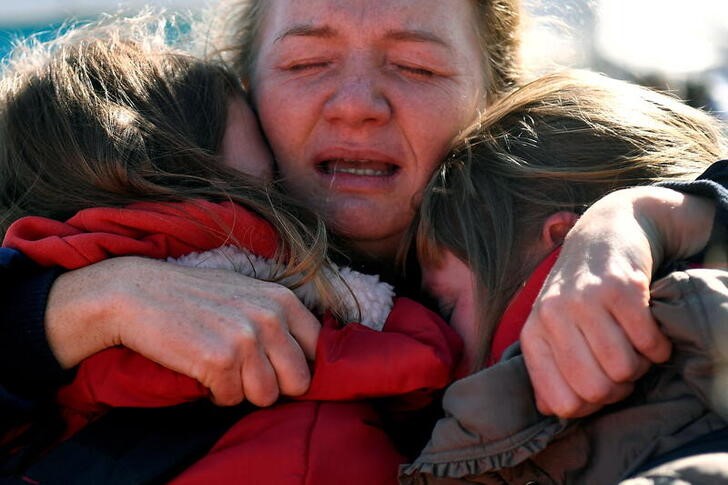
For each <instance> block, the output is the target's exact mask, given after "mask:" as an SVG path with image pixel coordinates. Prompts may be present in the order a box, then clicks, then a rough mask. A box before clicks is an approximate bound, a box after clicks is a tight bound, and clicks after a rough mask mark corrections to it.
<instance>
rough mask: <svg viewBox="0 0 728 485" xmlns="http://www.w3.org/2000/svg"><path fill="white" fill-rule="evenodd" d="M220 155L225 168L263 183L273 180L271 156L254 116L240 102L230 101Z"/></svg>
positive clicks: (236, 100) (239, 99)
mask: <svg viewBox="0 0 728 485" xmlns="http://www.w3.org/2000/svg"><path fill="white" fill-rule="evenodd" d="M220 152H221V155H222V158H223V163H225V164H226V165H227V166H229V167H231V168H234V169H236V170H239V171H241V172H245V173H248V174H250V175H255V176H256V177H258V178H259V179H261V181H263V182H269V181H270V180H272V179H273V155H272V154H271V152H270V148H268V145H267V144H266V142H265V140H264V139H263V133H262V132H261V131H260V126H259V124H258V120H257V118H256V117H255V113H253V110H252V109H251V108H250V106H249V105H248V103H247V102H246V101H245V100H244V99H242V98H234V99H232V100H230V106H229V107H228V115H227V126H226V127H225V134H224V135H223V138H222V147H221V149H220Z"/></svg>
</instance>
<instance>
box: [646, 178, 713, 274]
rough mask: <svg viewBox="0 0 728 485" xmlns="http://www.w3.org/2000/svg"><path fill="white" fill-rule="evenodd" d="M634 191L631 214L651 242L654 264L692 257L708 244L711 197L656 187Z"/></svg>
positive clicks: (711, 213)
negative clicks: (632, 211) (632, 212)
mask: <svg viewBox="0 0 728 485" xmlns="http://www.w3.org/2000/svg"><path fill="white" fill-rule="evenodd" d="M634 192H635V197H636V198H635V199H634V216H635V219H636V220H637V222H638V223H639V225H640V227H641V228H642V230H643V231H644V232H645V234H646V235H647V237H648V239H649V241H650V243H651V250H652V255H653V265H654V267H656V266H658V265H660V264H662V263H664V262H667V261H668V260H675V259H684V258H688V257H690V256H693V255H695V254H697V253H699V252H700V251H701V250H702V249H703V248H705V246H706V245H707V244H708V241H709V240H710V236H711V232H712V230H713V220H714V218H715V210H716V209H715V203H714V202H713V201H712V200H710V199H707V198H704V197H699V196H695V195H686V194H683V193H680V192H676V191H674V190H670V189H666V188H660V187H649V188H640V189H635V191H634ZM653 270H654V268H653Z"/></svg>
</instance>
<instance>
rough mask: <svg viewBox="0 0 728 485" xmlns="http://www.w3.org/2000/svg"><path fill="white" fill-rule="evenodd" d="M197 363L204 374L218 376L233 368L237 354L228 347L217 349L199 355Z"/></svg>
mask: <svg viewBox="0 0 728 485" xmlns="http://www.w3.org/2000/svg"><path fill="white" fill-rule="evenodd" d="M198 362H199V364H200V367H202V368H203V369H206V372H205V374H213V375H214V374H220V373H224V372H228V371H230V370H231V369H233V368H234V367H235V364H236V362H237V353H236V352H235V351H234V350H233V349H232V348H230V347H225V348H218V349H215V350H211V351H208V352H204V353H202V354H200V356H199V357H198Z"/></svg>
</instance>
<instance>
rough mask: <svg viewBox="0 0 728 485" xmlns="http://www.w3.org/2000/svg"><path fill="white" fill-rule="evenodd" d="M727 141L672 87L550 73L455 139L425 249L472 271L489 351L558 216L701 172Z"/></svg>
mask: <svg viewBox="0 0 728 485" xmlns="http://www.w3.org/2000/svg"><path fill="white" fill-rule="evenodd" d="M724 149H725V140H724V139H723V137H722V134H721V127H720V124H719V122H718V121H717V120H715V119H713V118H712V117H710V116H709V115H707V114H705V113H703V112H701V111H699V110H697V109H694V108H690V107H688V106H686V105H684V104H682V103H681V102H679V101H678V100H676V99H674V98H672V97H670V96H667V95H664V94H659V93H656V92H653V91H650V90H648V89H646V88H642V87H638V86H634V85H630V84H628V83H626V82H623V81H617V80H612V79H608V78H606V77H603V76H598V75H595V74H592V73H587V72H579V71H569V72H563V73H557V74H552V75H548V76H545V77H543V78H540V79H538V80H536V81H534V82H532V83H529V84H527V85H525V86H523V87H522V88H520V89H518V90H517V91H515V92H513V93H512V94H510V95H509V96H507V97H505V98H503V99H502V100H501V101H499V102H497V103H496V104H495V105H494V106H492V107H491V109H489V110H488V112H487V113H485V114H484V115H483V116H482V117H481V118H480V120H478V122H476V124H474V125H473V126H471V127H470V128H469V129H468V130H466V132H465V133H464V134H463V135H462V137H461V138H460V139H459V140H458V141H457V142H456V145H455V148H454V149H453V150H452V152H451V155H450V157H449V158H448V159H447V161H446V162H445V164H444V165H443V167H442V168H441V170H440V171H439V172H438V173H436V174H435V176H434V177H433V179H432V180H431V182H430V183H429V185H428V186H427V188H426V190H425V194H424V197H423V202H422V206H421V213H420V216H419V226H418V227H417V229H416V231H417V248H418V253H419V255H420V257H421V258H423V260H424V261H430V262H432V263H434V264H437V263H438V261H439V258H440V257H441V252H440V251H441V250H442V249H443V248H445V249H448V250H450V251H452V252H453V253H454V254H455V255H456V256H457V257H458V258H460V259H461V260H463V261H464V262H466V263H467V264H468V265H469V266H470V267H471V269H472V270H473V272H474V274H475V275H476V279H477V286H478V289H477V290H476V291H478V292H479V297H477V298H476V301H478V302H479V308H478V309H476V315H478V318H479V325H478V328H479V339H480V342H481V344H482V348H481V355H480V357H482V358H485V357H487V349H488V348H489V347H490V339H491V337H492V333H493V331H494V329H495V326H496V325H497V323H498V322H499V320H500V318H501V316H502V314H503V312H504V311H505V308H506V306H507V303H508V302H509V301H510V299H511V298H512V296H513V295H514V293H515V292H516V290H517V289H518V288H519V286H520V285H521V284H522V282H523V281H524V280H525V279H526V278H527V277H528V275H529V274H530V273H531V272H532V271H533V269H534V267H535V265H536V264H537V263H538V260H537V259H536V255H535V254H532V253H529V249H530V248H532V247H533V246H532V244H533V242H534V241H536V240H538V238H539V237H540V233H541V228H542V226H543V223H544V221H545V219H546V218H547V217H548V216H549V215H551V214H553V213H554V212H557V211H561V210H566V211H572V212H576V213H580V212H582V211H583V210H584V209H585V208H586V207H588V206H589V205H590V204H592V203H593V202H595V201H596V200H597V199H599V198H601V197H602V196H604V195H606V194H607V193H608V192H610V191H613V190H616V189H618V188H622V187H626V186H633V185H640V184H650V183H654V182H657V181H660V180H664V179H680V178H687V179H690V178H693V177H695V176H696V175H697V174H698V173H700V172H701V171H703V170H704V169H705V167H706V166H707V165H708V164H709V163H710V162H712V161H715V160H718V159H719V158H720V156H721V154H722V153H723V150H724ZM416 223H417V221H416ZM413 231H414V229H413ZM541 256H542V255H541ZM477 362H478V363H481V362H483V359H479V360H478V361H477Z"/></svg>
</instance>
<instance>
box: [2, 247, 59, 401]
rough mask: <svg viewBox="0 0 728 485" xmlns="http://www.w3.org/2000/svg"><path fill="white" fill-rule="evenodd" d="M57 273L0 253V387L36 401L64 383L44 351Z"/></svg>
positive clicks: (53, 360) (49, 354)
mask: <svg viewBox="0 0 728 485" xmlns="http://www.w3.org/2000/svg"><path fill="white" fill-rule="evenodd" d="M59 275H60V270H58V269H47V268H40V267H39V266H37V265H35V264H34V263H33V262H31V261H30V260H29V259H28V258H26V257H25V256H23V255H22V254H20V253H19V252H17V251H15V250H12V249H7V248H0V315H2V316H1V317H0V318H1V320H0V386H2V387H3V388H4V390H5V391H7V392H9V393H12V394H17V395H19V396H23V397H41V396H43V395H46V394H48V393H50V392H52V391H55V390H56V389H57V388H58V387H59V386H61V385H63V384H64V383H66V382H68V381H69V379H70V378H71V377H72V372H70V371H67V370H64V369H63V368H61V366H60V364H59V363H58V361H57V360H56V358H55V357H54V355H53V353H52V352H51V350H50V347H49V346H48V340H47V338H46V333H45V325H44V318H45V308H46V303H47V302H48V294H49V292H50V288H51V286H52V285H53V282H54V281H55V280H56V278H57V277H58V276H59Z"/></svg>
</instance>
